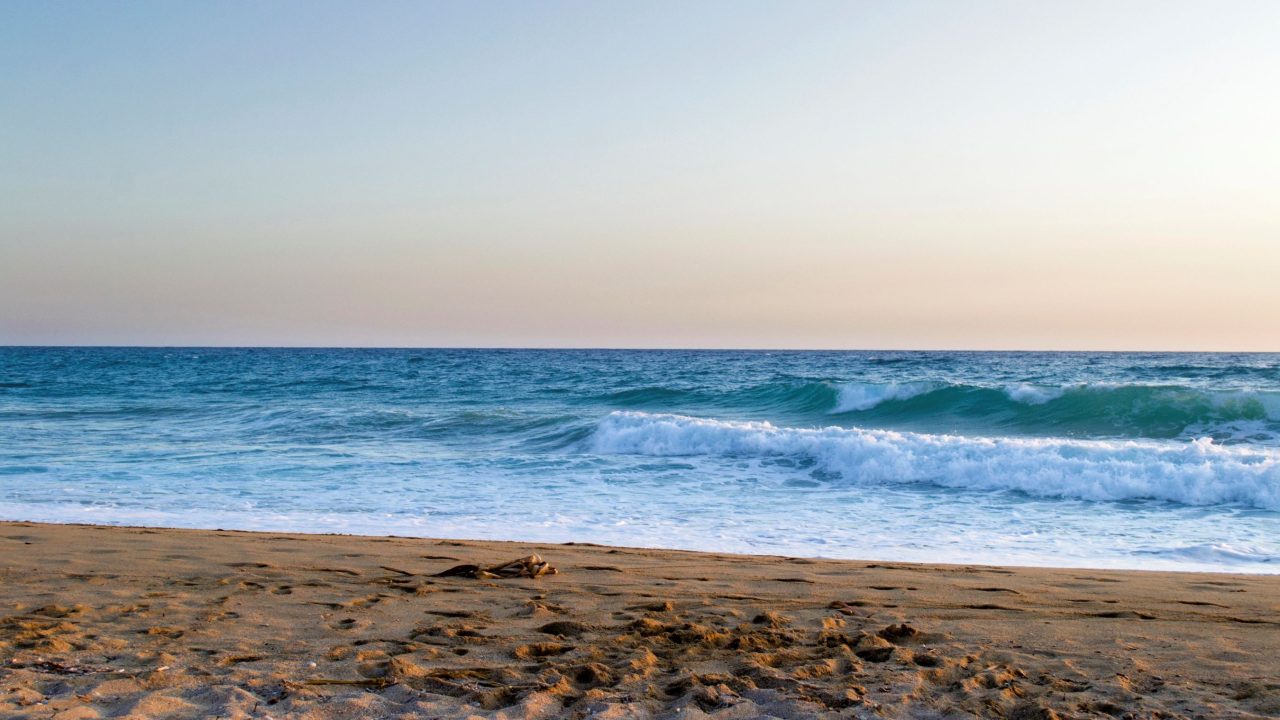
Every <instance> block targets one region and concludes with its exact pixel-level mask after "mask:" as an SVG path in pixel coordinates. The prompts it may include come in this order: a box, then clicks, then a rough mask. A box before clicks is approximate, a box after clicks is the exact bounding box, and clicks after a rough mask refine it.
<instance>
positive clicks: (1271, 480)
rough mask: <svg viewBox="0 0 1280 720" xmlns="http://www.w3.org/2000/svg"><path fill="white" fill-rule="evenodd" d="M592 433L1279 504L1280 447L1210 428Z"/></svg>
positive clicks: (1033, 487) (616, 427) (971, 484)
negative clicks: (1127, 437)
mask: <svg viewBox="0 0 1280 720" xmlns="http://www.w3.org/2000/svg"><path fill="white" fill-rule="evenodd" d="M591 443H592V445H593V449H594V450H595V451H596V452H600V453H619V454H641V455H653V456H693V455H714V456H734V457H796V458H802V459H805V460H808V461H812V462H813V463H814V464H815V465H816V466H817V467H818V468H819V469H821V470H823V471H825V472H828V473H832V474H839V475H840V476H841V477H842V478H843V479H844V481H846V482H854V483H931V484H934V485H939V486H942V487H950V488H961V489H967V490H983V491H1000V490H1015V491H1020V492H1024V493H1027V494H1028V495H1033V496H1038V497H1060V498H1078V499H1083V500H1100V501H1117V500H1139V499H1153V500H1164V501H1170V502H1177V503H1184V504H1188V505H1219V504H1235V505H1245V506H1249V507H1255V508H1261V509H1267V510H1280V450H1277V449H1274V448H1259V447H1250V446H1222V445H1216V444H1214V443H1213V441H1212V440H1208V439H1200V440H1195V441H1191V442H1185V441H1119V440H1115V441H1112V440H1066V439H1059V438H975V437H962V436H953V435H925V434H918V433H905V432H893V431H887V430H864V429H859V428H838V427H829V428H823V429H794V428H780V427H775V426H773V425H771V424H769V423H767V422H723V421H719V420H706V419H699V418H692V417H685V416H681V415H665V414H661V415H660V414H649V413H640V412H615V413H612V414H610V415H608V416H606V417H605V418H604V419H603V420H602V421H601V422H600V424H599V426H598V427H597V428H596V431H595V433H594V434H593V436H592V438H591Z"/></svg>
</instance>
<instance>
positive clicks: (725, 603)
mask: <svg viewBox="0 0 1280 720" xmlns="http://www.w3.org/2000/svg"><path fill="white" fill-rule="evenodd" d="M530 554H539V555H541V556H542V558H543V559H544V560H546V561H547V562H549V563H550V564H551V565H552V566H554V567H556V568H557V569H558V570H559V572H558V574H555V575H549V576H544V577H540V578H537V579H493V578H489V579H479V580H477V579H470V578H462V577H432V575H433V574H435V573H439V572H441V571H443V570H446V569H448V568H449V567H451V566H453V565H458V564H466V563H474V564H479V565H490V564H497V563H502V562H505V561H508V560H512V559H514V558H517V557H520V556H524V555H530ZM0 580H3V582H0V715H3V716H5V717H15V718H54V717H62V718H69V719H72V718H93V717H106V716H118V715H126V716H128V715H135V716H158V715H162V716H170V717H206V716H211V715H222V716H224V717H262V716H264V715H268V714H269V715H271V716H273V717H298V718H315V719H319V718H338V717H397V716H402V715H405V714H415V713H416V714H423V715H426V716H432V717H469V716H473V715H479V716H481V717H500V718H534V717H599V718H623V717H625V718H642V717H666V716H674V715H677V714H678V716H680V717H702V716H711V717H725V718H737V717H769V716H777V717H787V716H792V717H919V716H922V715H923V716H930V714H932V716H934V717H970V716H978V717H1011V718H1013V717H1016V718H1053V717H1059V718H1068V717H1106V716H1119V715H1124V714H1125V713H1130V712H1132V713H1135V715H1134V717H1157V716H1160V717H1196V716H1200V717H1204V716H1211V717H1240V718H1250V717H1266V716H1273V715H1277V714H1280V699H1278V698H1280V577H1277V576H1274V575H1261V574H1240V573H1225V572H1193V571H1164V570H1152V571H1144V570H1107V569H1086V568H1041V567H998V566H986V565H934V564H918V563H903V562H883V561H882V562H872V561H854V560H825V559H809V558H792V557H783V556H761V555H730V554H714V553H705V552H698V551H686V550H660V549H646V548H624V547H611V546H604V545H595V544H578V543H574V544H549V543H536V542H535V543H525V542H508V541H476V540H448V539H431V538H411V537H400V536H381V537H379V536H359V535H337V534H315V535H303V534H297V533H278V532H251V531H238V530H221V531H219V530H184V529H165V528H148V527H127V526H106V525H80V524H67V525H60V524H57V525H55V524H43V523H30V522H19V521H0ZM1161 714H1162V715H1161Z"/></svg>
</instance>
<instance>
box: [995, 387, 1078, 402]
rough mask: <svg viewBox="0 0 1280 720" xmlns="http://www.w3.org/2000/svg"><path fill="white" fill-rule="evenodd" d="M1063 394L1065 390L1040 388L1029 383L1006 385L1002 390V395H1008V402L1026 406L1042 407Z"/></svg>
mask: <svg viewBox="0 0 1280 720" xmlns="http://www.w3.org/2000/svg"><path fill="white" fill-rule="evenodd" d="M1065 392H1066V388H1061V387H1041V386H1039V385H1032V384H1030V383H1018V384H1016V385H1007V386H1005V388H1004V394H1005V395H1008V396H1009V399H1010V400H1012V401H1014V402H1020V403H1026V404H1027V405H1043V404H1045V403H1047V402H1049V401H1050V400H1057V399H1058V398H1060V397H1062V395H1063V393H1065Z"/></svg>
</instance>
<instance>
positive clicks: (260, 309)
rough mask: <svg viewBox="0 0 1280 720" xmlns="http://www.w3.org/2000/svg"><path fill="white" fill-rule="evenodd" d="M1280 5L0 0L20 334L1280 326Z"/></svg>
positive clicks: (5, 286) (6, 308)
mask: <svg viewBox="0 0 1280 720" xmlns="http://www.w3.org/2000/svg"><path fill="white" fill-rule="evenodd" d="M1278 83H1280V2H1274V1H1272V0H1259V1H1257V2H1246V1H1239V2H1200V3H1188V2H1172V1H1161V2H1126V1H1116V0H1107V1H1105V2H1091V1H1086V0H1070V1H1067V0H1063V1H1062V2H1056V3H1049V2H1021V1H1017V2H1012V1H1011V2H959V1H957V0H945V1H942V2H879V1H877V2H835V3H826V2H807V3H802V2H767V3H759V2H739V1H736V0H735V1H734V2H721V3H715V2H698V3H690V2H670V3H660V2H637V3H625V2H575V3H538V2H510V3H499V2H457V3H451V4H445V3H427V2H413V3H408V2H406V3H387V2H347V3H326V2H314V1H308V2H269V3H264V2H256V1H255V2H204V3H197V2H156V3H138V2H101V3H90V2H18V1H13V2H5V3H0V344H46V343H50V344H219V345H225V344H232V345H377V346H406V345H407V346H457V345H464V346H576V347H583V346H590V347H596V346H604V347H652V346H658V347H798V348H803V347H813V348H1049V349H1175V350H1176V349H1210V350H1280V90H1278V89H1277V88H1278V87H1280V84H1278Z"/></svg>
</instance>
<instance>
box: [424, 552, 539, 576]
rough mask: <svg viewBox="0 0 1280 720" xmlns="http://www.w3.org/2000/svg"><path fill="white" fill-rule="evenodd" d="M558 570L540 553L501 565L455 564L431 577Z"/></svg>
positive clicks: (536, 572)
mask: <svg viewBox="0 0 1280 720" xmlns="http://www.w3.org/2000/svg"><path fill="white" fill-rule="evenodd" d="M557 572H558V571H557V570H556V569H555V568H553V567H551V565H550V564H549V563H547V562H546V561H545V560H543V559H542V557H541V556H538V555H529V556H528V557H522V558H517V559H515V560H512V561H510V562H505V563H502V564H501V565H491V566H489V567H481V566H480V565H455V566H454V567H451V568H449V569H448V570H445V571H444V572H438V573H436V574H435V575H432V576H431V577H465V578H471V579H473V580H486V579H501V578H537V577H542V576H543V575H555V574H556V573H557Z"/></svg>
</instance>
